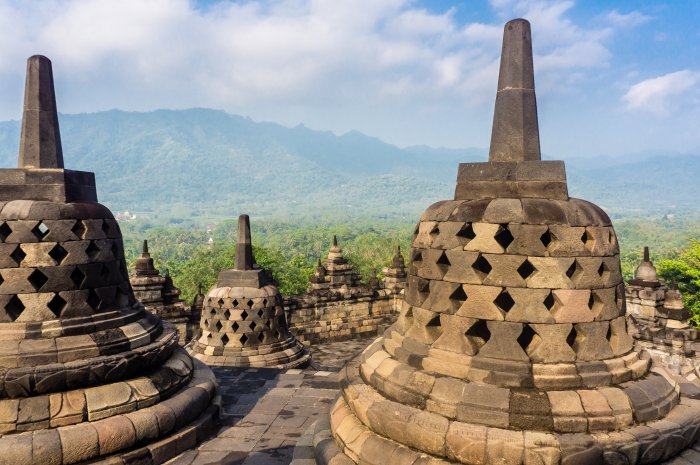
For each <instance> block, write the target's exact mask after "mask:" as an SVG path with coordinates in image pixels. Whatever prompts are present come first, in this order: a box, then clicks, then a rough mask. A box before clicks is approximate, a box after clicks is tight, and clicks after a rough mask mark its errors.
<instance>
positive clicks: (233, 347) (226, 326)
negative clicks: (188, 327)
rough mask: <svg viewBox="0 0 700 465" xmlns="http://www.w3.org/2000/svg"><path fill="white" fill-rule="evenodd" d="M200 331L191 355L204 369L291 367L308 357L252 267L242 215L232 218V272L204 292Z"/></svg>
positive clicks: (276, 296)
mask: <svg viewBox="0 0 700 465" xmlns="http://www.w3.org/2000/svg"><path fill="white" fill-rule="evenodd" d="M200 329H201V335H200V337H199V339H198V340H196V341H195V342H194V344H193V345H192V353H193V355H194V356H195V357H196V358H198V359H200V360H202V361H204V362H205V363H207V364H209V365H229V366H251V367H285V368H292V367H295V366H299V365H302V364H304V363H306V362H308V360H309V358H310V356H309V353H308V351H307V350H306V348H305V347H304V345H303V344H302V343H301V342H299V341H298V340H297V339H296V338H295V337H294V335H293V334H292V333H290V332H289V328H288V326H287V318H286V316H285V314H284V309H283V307H282V297H281V296H280V293H279V290H278V289H277V286H275V284H274V283H273V282H271V281H270V280H269V279H268V277H267V275H266V273H265V271H264V270H262V269H260V267H259V266H258V265H257V264H256V263H255V258H254V257H253V247H252V244H251V240H250V221H249V219H248V215H241V216H240V217H239V218H238V245H237V247H236V264H235V268H233V269H230V270H224V271H222V272H220V273H219V279H218V282H217V284H216V286H215V287H214V288H212V289H210V290H209V292H207V295H206V297H205V298H204V306H203V308H202V316H201V320H200Z"/></svg>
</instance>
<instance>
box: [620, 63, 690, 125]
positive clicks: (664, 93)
mask: <svg viewBox="0 0 700 465" xmlns="http://www.w3.org/2000/svg"><path fill="white" fill-rule="evenodd" d="M699 92H700V71H691V70H687V69H684V70H682V71H676V72H675V73H668V74H664V75H663V76H658V77H655V78H651V79H646V80H644V81H641V82H638V83H637V84H634V85H633V86H631V87H630V88H629V90H628V91H627V93H626V94H625V95H624V96H623V97H622V100H623V101H624V102H625V103H626V104H627V107H628V108H629V109H631V110H644V111H649V112H651V113H654V114H656V115H659V116H668V115H670V113H671V111H673V110H674V109H675V108H677V107H679V106H680V105H682V104H683V103H691V104H692V103H695V104H697V103H698V102H697V98H698V93H699Z"/></svg>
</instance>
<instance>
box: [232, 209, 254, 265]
mask: <svg viewBox="0 0 700 465" xmlns="http://www.w3.org/2000/svg"><path fill="white" fill-rule="evenodd" d="M237 244H238V245H237V246H236V267H235V269H236V270H252V269H253V265H255V258H253V244H252V242H251V239H250V218H249V217H248V215H241V216H239V217H238V243H237Z"/></svg>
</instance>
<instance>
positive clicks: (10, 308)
mask: <svg viewBox="0 0 700 465" xmlns="http://www.w3.org/2000/svg"><path fill="white" fill-rule="evenodd" d="M5 311H6V312H7V314H8V315H9V316H10V318H12V321H15V320H16V319H17V318H19V316H20V315H21V314H22V312H23V311H24V304H23V303H22V301H21V300H20V299H19V297H17V296H16V295H13V296H12V298H11V299H10V300H9V302H7V304H5Z"/></svg>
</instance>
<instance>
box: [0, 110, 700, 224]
mask: <svg viewBox="0 0 700 465" xmlns="http://www.w3.org/2000/svg"><path fill="white" fill-rule="evenodd" d="M60 124H61V132H62V138H63V142H64V147H68V148H69V149H67V150H66V152H65V153H64V158H65V160H66V163H67V164H70V166H72V167H74V168H75V169H88V168H89V169H90V170H91V171H94V172H95V174H96V176H97V179H98V186H100V187H99V191H98V195H99V197H100V199H101V201H102V202H103V203H106V204H107V205H109V206H110V208H112V209H113V210H116V211H123V210H130V211H132V212H137V213H139V214H141V215H147V216H153V217H155V216H157V217H159V218H161V219H167V218H183V217H184V218H187V217H194V218H195V219H196V218H201V219H203V220H204V219H210V218H217V217H219V218H224V217H226V218H231V217H233V216H235V215H238V213H240V212H241V211H246V212H248V213H249V214H251V215H256V216H269V217H275V218H288V219H294V218H313V217H320V216H333V215H342V216H349V217H352V216H383V217H394V216H396V217H407V218H415V219H417V217H416V215H417V214H418V212H420V211H422V210H424V209H425V207H426V205H429V204H430V203H432V202H434V201H437V200H442V199H447V198H452V196H453V193H454V192H453V188H454V182H455V178H456V174H457V165H458V163H459V162H460V161H480V160H484V159H485V158H486V150H485V149H473V148H472V149H445V148H431V147H427V146H415V147H408V148H403V149H402V148H398V147H396V146H393V145H391V144H387V143H385V142H382V141H381V140H379V139H377V138H374V137H371V136H367V135H365V134H362V133H360V132H357V131H351V132H348V133H346V134H343V135H340V136H338V135H335V134H333V133H332V132H329V131H316V130H312V129H309V128H307V127H305V126H303V125H298V126H296V127H293V128H288V127H284V126H281V125H279V124H275V123H269V122H255V121H252V120H251V119H249V118H245V117H242V116H237V115H231V114H228V113H225V112H223V111H218V110H210V109H190V110H156V111H152V112H146V113H138V112H124V111H119V110H111V111H105V112H100V113H85V114H76V115H61V116H60ZM18 142H19V122H18V121H7V122H0V166H14V165H15V164H16V160H17V146H18ZM621 160H622V161H620V160H618V162H615V163H610V164H609V165H608V164H606V162H605V159H591V160H588V161H585V162H582V161H581V160H575V159H574V160H570V161H567V168H568V169H567V175H568V177H569V189H570V194H571V195H572V196H577V197H582V198H586V199H589V200H592V201H594V202H596V203H599V204H601V205H603V206H605V207H606V208H608V209H609V210H610V211H611V212H613V213H639V212H640V211H641V212H649V213H650V214H656V213H663V212H664V211H665V210H667V209H669V208H670V206H672V205H673V206H675V209H676V210H679V211H690V210H697V209H698V207H697V206H696V201H695V199H697V198H698V197H699V196H700V186H699V185H698V183H697V179H698V177H699V175H700V157H697V156H692V155H675V156H667V157H649V158H642V159H637V158H629V159H621Z"/></svg>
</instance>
